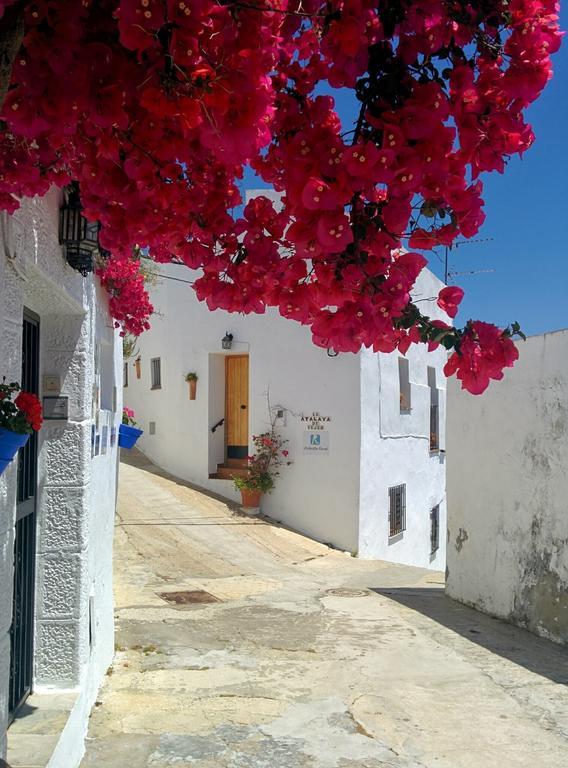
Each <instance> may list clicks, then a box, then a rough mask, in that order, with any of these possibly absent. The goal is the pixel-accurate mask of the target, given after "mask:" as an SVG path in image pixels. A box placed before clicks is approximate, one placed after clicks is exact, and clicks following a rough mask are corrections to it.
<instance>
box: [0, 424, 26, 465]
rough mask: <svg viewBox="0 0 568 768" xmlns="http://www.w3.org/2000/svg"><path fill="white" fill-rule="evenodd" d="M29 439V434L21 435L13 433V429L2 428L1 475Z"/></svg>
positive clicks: (0, 447)
mask: <svg viewBox="0 0 568 768" xmlns="http://www.w3.org/2000/svg"><path fill="white" fill-rule="evenodd" d="M29 439H30V436H29V434H25V435H21V434H19V433H18V432H12V430H11V429H4V428H3V427H0V475H1V474H2V472H4V470H5V469H6V468H7V467H8V465H9V464H10V462H11V461H12V460H13V459H14V456H15V455H16V454H17V453H18V450H19V449H20V448H23V446H24V445H25V444H26V443H27V442H28V440H29Z"/></svg>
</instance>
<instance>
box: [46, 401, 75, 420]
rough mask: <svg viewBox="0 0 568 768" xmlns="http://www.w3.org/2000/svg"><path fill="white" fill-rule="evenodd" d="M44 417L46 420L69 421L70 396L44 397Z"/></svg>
mask: <svg viewBox="0 0 568 768" xmlns="http://www.w3.org/2000/svg"><path fill="white" fill-rule="evenodd" d="M43 418H44V420H45V421H67V419H68V418H69V398H68V397H51V396H49V397H44V398H43Z"/></svg>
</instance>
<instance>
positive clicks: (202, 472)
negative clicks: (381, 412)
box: [124, 266, 360, 551]
mask: <svg viewBox="0 0 568 768" xmlns="http://www.w3.org/2000/svg"><path fill="white" fill-rule="evenodd" d="M163 269H164V271H165V273H166V274H169V275H172V276H177V277H178V278H179V277H184V278H186V279H190V278H191V273H190V272H189V271H188V270H187V269H185V268H183V267H177V268H176V267H175V266H167V267H163ZM152 302H153V303H154V305H155V306H156V309H157V310H158V312H159V313H160V315H158V316H156V317H154V318H153V321H152V329H151V330H150V331H149V332H148V333H146V334H144V335H143V336H142V337H141V338H140V340H139V345H138V346H139V349H140V353H141V369H142V375H141V379H140V380H138V379H136V376H135V369H134V366H133V364H132V361H131V362H130V375H129V385H128V387H127V388H126V389H125V391H124V398H125V403H126V405H128V406H129V407H131V408H133V409H134V411H135V412H136V417H137V419H138V421H139V425H140V426H141V427H142V428H143V429H144V430H145V434H144V435H143V436H142V438H141V440H140V447H141V448H142V450H143V451H144V452H145V453H146V454H147V455H148V456H149V457H150V458H151V459H152V460H154V461H156V462H157V463H158V464H159V465H160V466H162V467H164V468H165V469H167V470H168V471H170V472H172V473H173V474H175V475H177V476H179V477H181V478H184V479H187V480H190V481H193V482H195V483H197V484H199V485H201V486H203V487H205V488H208V489H210V490H212V491H215V492H216V493H220V494H222V495H224V496H227V497H229V498H232V499H234V500H237V499H239V498H240V496H239V495H238V494H237V493H236V492H235V491H234V489H233V484H232V482H231V481H229V480H210V479H209V472H210V464H209V462H210V460H213V458H214V457H213V455H212V450H210V435H211V432H210V429H211V427H212V426H213V424H214V423H215V422H216V421H218V420H219V419H220V418H222V417H223V416H224V412H223V408H222V407H221V409H220V413H216V412H215V411H214V409H211V408H210V407H209V400H210V395H211V397H214V392H215V387H214V386H213V385H212V383H211V382H210V381H209V375H210V371H211V370H215V365H211V366H210V356H211V355H212V354H217V353H221V338H222V337H223V336H224V334H225V332H226V331H231V332H232V333H233V334H234V337H235V341H234V343H233V351H234V352H236V353H239V352H240V353H248V354H249V355H250V374H249V376H250V387H251V388H250V398H249V402H250V415H249V430H250V431H249V434H251V435H252V434H256V433H257V432H259V431H261V430H264V429H266V427H267V420H268V413H267V403H266V392H267V390H268V389H270V398H271V402H272V404H273V405H277V404H279V405H281V406H283V407H284V408H286V409H288V412H287V413H286V424H285V425H284V426H282V433H283V435H284V436H285V437H286V438H287V439H289V440H290V444H289V446H288V447H289V450H290V455H291V457H292V458H293V460H294V463H293V465H292V466H290V467H285V468H283V469H282V473H281V476H280V478H279V479H278V483H277V486H276V489H275V491H274V492H273V493H272V494H271V495H267V496H265V497H264V498H263V502H262V508H263V511H265V512H266V513H267V514H268V515H270V516H271V517H273V518H275V519H277V520H282V521H284V522H286V523H287V524H289V525H291V526H292V527H294V528H296V529H298V530H300V531H303V532H304V533H307V534H308V535H310V536H313V537H314V538H316V539H320V540H323V541H325V542H331V543H332V544H334V545H335V546H338V547H341V548H343V549H347V550H350V551H354V550H356V549H357V538H358V536H357V526H358V490H359V488H358V486H359V434H360V415H359V412H360V400H359V366H358V362H357V358H356V357H355V356H353V355H341V356H339V357H337V358H331V357H328V355H327V354H326V351H325V350H323V349H319V348H316V347H314V345H313V344H312V341H311V337H310V334H309V331H308V330H307V329H306V328H304V327H302V326H300V325H298V324H296V323H292V322H290V321H286V320H284V319H283V318H281V317H280V316H279V315H277V313H275V312H273V311H267V313H266V314H265V315H262V316H258V315H247V316H242V315H236V314H232V315H231V314H228V313H227V312H223V311H221V310H218V311H216V312H210V311H209V310H208V309H207V307H206V305H205V304H200V303H199V302H198V301H197V299H196V297H195V294H194V293H193V291H192V290H191V288H190V286H188V285H186V284H185V283H180V282H175V281H172V280H163V281H162V284H161V285H160V286H159V287H158V288H157V289H156V290H155V291H153V293H152ZM153 357H160V358H161V366H162V389H159V390H151V389H150V359H151V358H153ZM188 371H195V372H196V373H197V374H198V376H199V381H198V383H197V399H196V400H195V401H190V400H189V399H188V387H187V383H186V382H185V381H184V378H183V377H184V375H185V374H186V373H187V372H188ZM313 411H319V412H320V413H321V414H322V415H324V416H330V417H331V419H332V421H331V422H330V424H329V432H330V450H329V454H328V455H304V454H303V443H302V440H303V434H304V432H305V424H303V423H302V422H301V421H300V417H301V414H302V413H304V414H311V413H312V412H313ZM150 421H155V423H156V434H155V435H150V434H149V433H148V425H149V422H150ZM218 437H219V435H217V433H216V434H215V436H214V439H215V440H217V439H218ZM216 448H218V446H216ZM219 460H221V459H219Z"/></svg>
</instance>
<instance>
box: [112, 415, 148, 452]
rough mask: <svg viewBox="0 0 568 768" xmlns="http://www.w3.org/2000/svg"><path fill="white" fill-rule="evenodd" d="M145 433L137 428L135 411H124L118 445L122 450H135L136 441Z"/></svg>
mask: <svg viewBox="0 0 568 768" xmlns="http://www.w3.org/2000/svg"><path fill="white" fill-rule="evenodd" d="M143 433H144V431H143V430H142V429H138V428H137V427H136V422H135V421H134V411H132V410H131V409H130V408H123V409H122V424H121V425H120V427H119V428H118V445H119V447H120V448H134V446H135V445H136V441H137V440H138V438H139V437H140V435H142V434H143Z"/></svg>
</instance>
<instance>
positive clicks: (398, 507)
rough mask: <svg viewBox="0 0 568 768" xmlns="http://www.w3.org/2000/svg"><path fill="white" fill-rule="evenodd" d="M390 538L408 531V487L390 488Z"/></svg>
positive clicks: (396, 486)
mask: <svg viewBox="0 0 568 768" xmlns="http://www.w3.org/2000/svg"><path fill="white" fill-rule="evenodd" d="M389 530H390V533H389V536H396V535H397V534H399V533H402V532H403V531H405V530H406V485H404V484H403V485H395V486H393V487H392V488H389Z"/></svg>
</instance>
